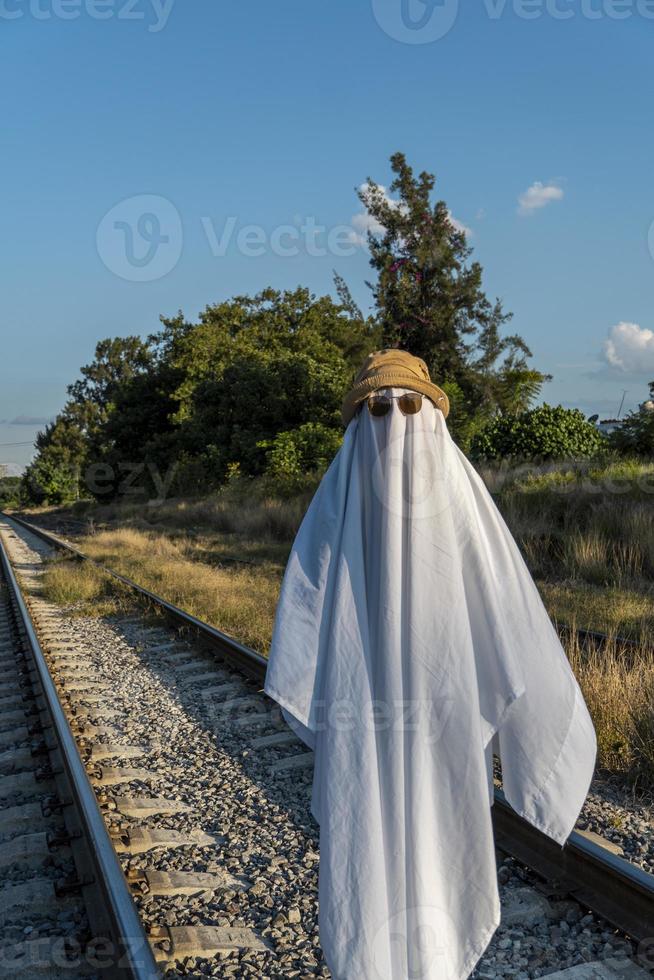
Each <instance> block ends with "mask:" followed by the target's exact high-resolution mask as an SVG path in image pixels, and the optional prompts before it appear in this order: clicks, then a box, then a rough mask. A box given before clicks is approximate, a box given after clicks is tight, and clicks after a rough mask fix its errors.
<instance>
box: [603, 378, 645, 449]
mask: <svg viewBox="0 0 654 980" xmlns="http://www.w3.org/2000/svg"><path fill="white" fill-rule="evenodd" d="M609 441H610V443H611V445H612V446H614V447H615V448H616V449H617V450H618V452H621V453H635V454H636V455H637V456H650V457H651V456H652V455H654V381H650V383H649V400H648V401H646V402H643V403H642V405H640V407H639V409H638V411H637V412H629V414H628V415H627V417H626V418H625V420H624V421H623V423H622V425H621V426H620V427H619V428H618V429H615V430H614V431H613V432H612V433H611V435H610V437H609Z"/></svg>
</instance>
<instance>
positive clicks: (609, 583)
mask: <svg viewBox="0 0 654 980" xmlns="http://www.w3.org/2000/svg"><path fill="white" fill-rule="evenodd" d="M484 476H485V479H486V482H487V484H488V485H489V487H490V489H491V490H492V491H493V493H494V494H495V497H496V500H497V503H498V505H499V507H500V509H501V510H502V512H503V514H504V516H505V518H506V520H507V523H508V524H509V527H510V528H511V530H512V532H513V534H514V535H515V537H516V539H517V541H518V542H519V544H520V547H521V549H522V552H523V554H524V556H525V558H526V561H527V564H528V565H529V567H530V569H531V571H532V574H533V575H534V577H535V579H536V581H537V583H538V586H539V589H540V591H541V595H542V596H543V599H544V601H545V604H546V606H547V608H548V610H549V612H550V615H551V616H552V618H553V619H555V620H556V621H559V622H565V623H569V624H571V625H577V626H586V627H588V628H591V629H597V630H602V631H606V632H609V633H613V634H618V635H622V636H625V635H626V636H630V637H632V638H633V639H636V640H638V641H640V643H641V647H640V649H639V650H637V651H636V652H635V653H634V654H633V656H631V657H630V659H629V661H628V662H627V661H626V660H625V658H624V656H622V655H621V654H620V653H619V652H617V651H616V650H615V648H614V647H612V646H609V648H608V649H607V650H605V651H604V652H603V653H602V654H601V655H598V654H588V653H587V652H583V651H581V650H580V649H579V648H578V647H577V646H576V645H575V644H574V643H571V646H570V648H569V650H568V654H569V656H570V660H571V662H572V664H573V667H574V669H575V672H576V674H577V677H578V678H579V680H580V683H581V685H582V688H583V690H584V695H585V697H586V700H587V702H588V705H589V707H590V710H591V713H592V715H593V718H594V721H595V725H596V727H597V730H598V735H599V740H600V758H601V761H602V763H603V764H604V765H605V766H606V767H607V768H609V769H611V770H613V771H623V772H624V773H625V774H629V776H630V778H636V777H638V776H640V775H642V774H644V775H645V777H646V778H647V779H648V780H649V781H650V783H652V784H653V785H654V661H653V659H652V656H651V654H650V652H649V650H650V648H651V647H652V646H654V587H653V584H652V581H653V576H654V522H653V518H652V513H653V511H652V499H653V494H654V464H648V465H643V464H636V463H616V464H613V465H611V466H608V467H603V468H601V469H600V468H595V467H593V466H592V464H587V465H579V464H577V465H574V466H561V465H559V466H555V467H549V468H540V469H534V468H531V469H529V470H514V471H500V472H498V471H490V470H489V471H488V472H486V473H484ZM307 502H308V498H303V499H298V500H294V501H286V502H284V501H274V500H266V499H262V498H260V497H258V496H256V495H251V496H244V495H243V494H242V493H239V492H238V488H236V489H233V490H230V491H228V492H227V493H225V494H222V495H219V496H217V497H214V498H212V499H207V500H192V501H175V500H172V501H168V502H166V503H164V504H160V505H141V506H138V505H134V504H131V505H127V506H122V507H121V506H119V505H114V506H112V507H103V508H100V507H93V508H91V507H88V506H86V505H83V506H82V507H78V508H77V511H76V513H75V516H76V517H77V518H78V519H80V518H82V519H85V520H86V521H87V522H89V530H90V532H91V533H86V534H85V535H83V536H81V537H80V538H78V543H79V545H80V547H81V548H82V550H84V551H86V552H87V553H89V554H91V555H93V556H94V557H96V558H97V559H98V560H100V561H102V562H104V563H106V564H107V565H110V566H111V567H112V568H114V569H116V570H117V571H121V572H123V573H124V574H126V575H128V576H130V577H132V578H134V579H136V580H137V581H139V582H140V583H141V584H142V585H145V586H147V587H148V588H150V589H152V590H153V591H155V592H158V593H160V594H161V595H163V596H165V597H166V598H167V599H169V600H170V601H172V602H175V603H177V604H178V605H181V606H183V607H184V608H185V609H188V610H189V611H190V612H192V613H193V614H195V615H197V616H199V617H201V618H203V619H206V620H207V621H209V622H211V623H213V624H214V625H216V626H218V627H219V628H220V629H223V630H224V631H225V632H227V633H230V634H232V635H233V636H235V637H237V638H238V639H240V640H241V641H242V642H244V643H246V644H248V645H250V646H253V647H255V648H257V649H259V650H263V651H265V650H266V649H267V646H268V643H269V639H270V632H271V628H272V622H273V616H274V608H275V603H276V600H277V595H278V591H279V584H280V581H281V576H282V572H283V568H284V563H285V560H286V556H287V554H288V550H289V547H290V543H291V541H292V538H293V535H294V533H295V531H296V529H297V527H298V525H299V522H300V520H301V517H302V514H303V512H304V509H305V507H306V504H307ZM114 523H115V524H116V525H118V524H120V525H121V526H120V527H117V526H116V527H115V528H114V527H112V525H113V524H114ZM66 565H67V566H68V565H70V563H66ZM60 569H62V565H61V563H55V564H54V565H53V568H52V570H51V572H50V573H49V576H52V578H51V579H50V581H51V583H52V585H51V587H52V588H53V589H54V588H55V585H57V588H58V589H59V595H61V589H62V588H63V586H62V583H61V576H62V575H63V576H64V577H65V574H66V573H65V572H63V571H61V570H60ZM72 574H74V575H75V576H76V580H77V584H75V583H72V584H71V586H69V591H70V590H72V593H73V596H74V593H75V589H76V588H77V589H81V591H82V592H83V591H84V589H86V591H87V594H81V593H80V594H79V595H78V597H77V598H78V599H79V600H82V602H81V605H80V609H81V610H82V611H88V609H89V607H90V605H92V604H93V602H94V594H93V589H96V590H97V594H98V597H99V598H102V597H103V595H104V593H103V588H105V587H106V586H103V584H102V583H101V582H100V581H98V580H94V581H95V584H94V585H88V584H86V585H85V584H84V577H85V575H86V574H88V575H89V576H90V575H91V574H92V573H91V572H88V573H86V572H85V571H84V570H83V569H79V568H76V569H75V570H74V571H73V573H72ZM57 583H58V584H57ZM54 597H55V595H54V594H53V598H54ZM100 609H102V602H101V603H100Z"/></svg>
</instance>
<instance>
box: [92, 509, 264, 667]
mask: <svg viewBox="0 0 654 980" xmlns="http://www.w3.org/2000/svg"><path fill="white" fill-rule="evenodd" d="M80 546H81V548H82V550H83V551H84V552H85V553H86V554H88V555H90V556H91V557H93V558H96V559H97V560H98V561H100V562H102V563H103V564H105V565H107V566H108V567H110V568H111V569H112V570H113V571H117V572H121V573H122V574H123V575H126V576H128V577H129V578H132V579H134V581H135V582H137V583H138V584H139V585H142V586H144V587H145V588H147V589H150V590H151V591H153V592H156V593H157V594H158V595H160V596H162V597H163V598H165V599H167V600H168V601H169V602H172V603H174V604H175V605H177V606H181V607H182V608H183V609H185V610H186V611H187V612H189V613H191V614H192V615H194V616H197V617H198V618H200V619H203V620H205V621H206V622H208V623H210V624H211V625H212V626H216V627H217V628H218V629H221V630H223V631H224V632H225V633H228V634H230V635H231V636H234V637H236V638H238V639H239V640H240V641H241V642H242V643H245V644H247V645H248V646H251V647H253V648H254V649H255V650H260V651H262V652H265V651H267V649H268V647H269V644H270V637H271V634H272V624H273V618H274V613H275V605H276V602H277V596H278V594H279V585H280V581H281V575H282V567H281V566H280V565H276V564H273V563H269V562H261V563H259V564H257V565H256V566H250V565H244V564H240V563H230V564H229V566H226V567H221V566H215V565H208V564H206V563H204V562H203V561H201V560H198V558H197V555H196V550H197V549H201V547H202V546H201V545H198V544H197V543H196V542H194V541H193V540H189V539H186V540H185V541H184V542H178V541H175V540H173V539H171V538H170V537H168V536H167V535H165V534H161V533H159V532H155V531H139V530H136V529H134V528H123V529H121V530H117V531H102V532H99V533H97V534H93V535H91V536H89V537H88V538H83V539H81V541H80Z"/></svg>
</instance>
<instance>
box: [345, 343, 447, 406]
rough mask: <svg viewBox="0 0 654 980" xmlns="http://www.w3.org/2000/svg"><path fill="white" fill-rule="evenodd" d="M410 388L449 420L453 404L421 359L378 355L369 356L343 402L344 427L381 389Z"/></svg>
mask: <svg viewBox="0 0 654 980" xmlns="http://www.w3.org/2000/svg"><path fill="white" fill-rule="evenodd" d="M393 387H394V388H410V389H411V390H412V391H419V392H420V393H421V394H423V395H427V397H428V398H429V399H430V401H432V402H433V403H434V405H435V406H436V408H440V410H441V412H442V413H443V415H444V416H445V418H447V415H448V412H449V410H450V402H449V399H448V397H447V395H446V394H445V392H444V391H442V390H441V389H440V388H439V387H438V385H435V384H433V382H432V381H431V379H430V377H429V371H428V370H427V365H426V364H425V362H424V361H423V360H421V358H419V357H414V356H413V354H409V353H408V351H405V350H394V349H393V348H391V349H387V350H378V351H374V353H372V354H368V356H367V358H366V359H365V361H364V363H363V367H362V368H361V370H360V371H359V373H358V374H357V376H356V378H355V381H354V385H353V387H352V389H351V391H349V392H348V393H347V395H346V396H345V399H344V401H343V408H342V410H341V411H342V415H343V424H344V425H347V424H348V422H349V421H350V419H351V418H352V417H353V415H354V413H355V412H356V410H357V407H358V406H359V405H360V404H361V402H362V401H364V400H365V399H366V398H367V397H368V395H369V394H370V393H371V392H373V391H377V389H378V388H393Z"/></svg>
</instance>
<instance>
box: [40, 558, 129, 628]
mask: <svg viewBox="0 0 654 980" xmlns="http://www.w3.org/2000/svg"><path fill="white" fill-rule="evenodd" d="M42 595H43V596H44V598H46V599H48V600H49V601H50V602H55V603H57V604H58V605H61V606H65V607H66V609H67V611H68V612H69V613H70V615H73V616H98V617H99V616H109V615H113V614H115V613H118V612H121V611H125V610H126V609H128V608H129V607H130V606H131V605H132V603H131V600H130V598H129V597H128V596H127V594H126V593H125V591H124V589H122V588H121V586H120V583H116V582H114V581H112V579H111V578H110V577H109V576H108V575H105V574H103V573H102V572H101V571H100V570H99V569H97V568H95V567H94V566H93V565H88V564H86V563H79V562H77V561H74V560H70V559H63V560H60V559H57V560H54V561H51V562H48V565H47V567H46V571H45V574H44V576H43V579H42Z"/></svg>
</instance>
